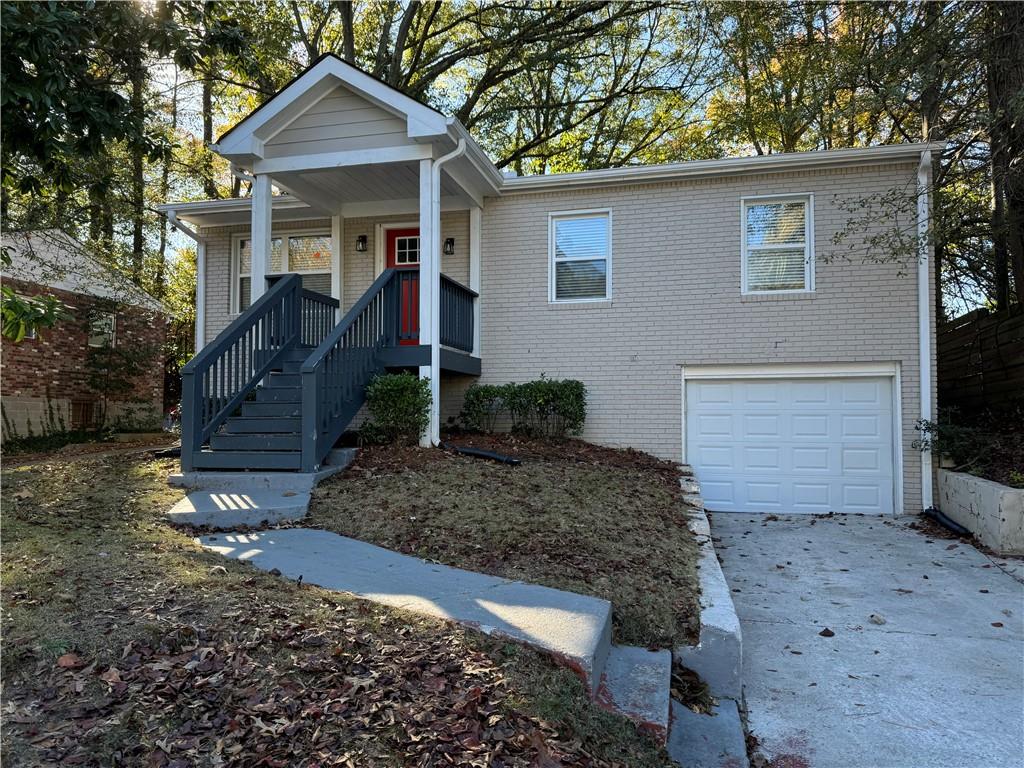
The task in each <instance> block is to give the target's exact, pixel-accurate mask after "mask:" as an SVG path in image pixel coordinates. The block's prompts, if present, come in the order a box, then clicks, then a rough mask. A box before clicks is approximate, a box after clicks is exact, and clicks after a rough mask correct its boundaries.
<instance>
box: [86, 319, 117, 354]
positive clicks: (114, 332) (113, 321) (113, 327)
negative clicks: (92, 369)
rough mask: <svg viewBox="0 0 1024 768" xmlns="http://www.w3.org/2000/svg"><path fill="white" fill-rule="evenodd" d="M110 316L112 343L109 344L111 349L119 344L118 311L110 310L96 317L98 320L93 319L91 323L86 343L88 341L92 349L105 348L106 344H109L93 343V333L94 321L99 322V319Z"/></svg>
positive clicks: (87, 343) (87, 344)
mask: <svg viewBox="0 0 1024 768" xmlns="http://www.w3.org/2000/svg"><path fill="white" fill-rule="evenodd" d="M108 317H109V318H110V345H109V346H110V348H111V349H113V348H114V347H116V346H117V313H116V312H109V313H106V314H103V315H101V316H100V317H98V318H96V320H93V321H92V322H91V323H89V331H88V334H89V335H88V336H87V337H86V339H85V343H86V346H88V347H89V348H90V349H103V347H104V346H107V345H105V344H93V343H92V335H93V333H92V327H93V323H95V322H97V321H98V320H101V319H104V318H108Z"/></svg>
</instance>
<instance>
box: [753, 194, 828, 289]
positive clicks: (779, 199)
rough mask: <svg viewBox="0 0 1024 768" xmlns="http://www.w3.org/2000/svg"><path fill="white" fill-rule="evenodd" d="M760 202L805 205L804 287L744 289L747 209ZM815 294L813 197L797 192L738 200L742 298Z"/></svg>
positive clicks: (762, 247) (773, 247)
mask: <svg viewBox="0 0 1024 768" xmlns="http://www.w3.org/2000/svg"><path fill="white" fill-rule="evenodd" d="M761 202H773V203H785V202H794V203H796V202H799V203H804V205H805V206H806V210H807V216H806V217H805V218H804V287H803V288H787V289H784V290H768V291H752V290H750V289H749V288H748V287H747V206H749V205H756V204H758V203H761ZM783 248H784V246H778V245H774V246H771V247H764V246H755V247H754V248H753V250H782V249H783ZM813 292H814V194H813V193H811V192H798V193H796V194H784V195H749V196H744V197H741V198H740V293H741V294H742V295H743V296H776V295H779V294H787V293H813Z"/></svg>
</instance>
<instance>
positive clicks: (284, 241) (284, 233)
mask: <svg viewBox="0 0 1024 768" xmlns="http://www.w3.org/2000/svg"><path fill="white" fill-rule="evenodd" d="M277 237H279V238H281V249H282V251H283V254H282V256H283V258H284V260H285V264H287V263H288V238H289V237H326V238H327V239H328V240H330V241H331V253H332V254H333V253H334V239H333V237H332V234H331V230H330V229H329V228H327V229H296V230H291V229H285V230H281V231H277V230H274V231H273V232H272V233H271V235H270V239H271V241H273V240H274V238H277ZM251 239H252V233H251V232H235V233H234V234H232V235H231V314H233V315H237V314H238V313H239V312H240V311H241V310H240V309H239V307H240V305H241V302H240V300H239V298H240V297H239V295H238V284H239V283H240V282H241V280H242V278H243V277H250V273H249V272H244V273H243V272H242V270H241V257H240V254H241V248H240V244H241V242H242V241H243V240H251ZM269 260H270V255H269V254H268V255H267V269H268V272H267V276H268V277H272V276H274V275H281V274H284V275H289V274H292V273H294V274H297V275H333V274H334V269H335V265H334V259H333V257H332V258H331V260H330V264H329V266H328V268H327V269H295V270H289V271H288V272H270V271H269V269H270V261H269Z"/></svg>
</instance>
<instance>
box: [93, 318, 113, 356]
mask: <svg viewBox="0 0 1024 768" xmlns="http://www.w3.org/2000/svg"><path fill="white" fill-rule="evenodd" d="M116 326H117V320H116V319H115V317H114V315H100V316H99V317H97V318H94V319H93V320H91V321H90V322H89V346H90V347H96V348H99V347H112V346H114V330H115V328H116Z"/></svg>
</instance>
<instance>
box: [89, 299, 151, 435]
mask: <svg viewBox="0 0 1024 768" xmlns="http://www.w3.org/2000/svg"><path fill="white" fill-rule="evenodd" d="M119 308H120V305H119V304H118V303H117V302H115V301H111V300H107V299H97V300H95V301H94V302H93V303H92V304H91V305H90V306H89V307H88V308H87V309H86V311H85V312H84V313H83V317H84V323H83V330H84V331H85V332H86V334H88V333H89V329H90V328H91V326H92V324H93V323H94V322H95V321H96V320H97V319H99V318H102V317H105V316H110V315H113V316H114V317H115V318H116V317H117V312H118V309H119ZM159 353H160V349H159V348H158V347H156V346H155V345H152V344H139V343H131V344H129V343H125V340H124V339H122V340H121V342H120V343H118V340H117V331H116V329H115V335H114V343H113V344H110V343H105V344H103V345H102V346H99V347H89V350H88V353H87V354H86V359H85V373H86V383H87V384H88V385H89V387H90V388H91V389H93V390H95V391H96V392H97V393H99V396H100V412H99V414H98V416H97V422H98V424H99V425H100V426H101V427H102V426H103V425H105V424H106V420H107V413H108V410H109V407H108V406H109V403H110V401H111V400H120V401H130V400H131V397H130V395H131V394H132V392H133V390H134V389H135V385H136V380H137V379H138V377H139V376H141V375H142V374H144V373H145V372H146V371H149V370H151V369H152V367H153V365H154V364H155V362H156V360H157V357H158V355H159Z"/></svg>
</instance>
